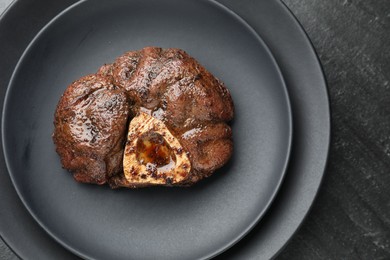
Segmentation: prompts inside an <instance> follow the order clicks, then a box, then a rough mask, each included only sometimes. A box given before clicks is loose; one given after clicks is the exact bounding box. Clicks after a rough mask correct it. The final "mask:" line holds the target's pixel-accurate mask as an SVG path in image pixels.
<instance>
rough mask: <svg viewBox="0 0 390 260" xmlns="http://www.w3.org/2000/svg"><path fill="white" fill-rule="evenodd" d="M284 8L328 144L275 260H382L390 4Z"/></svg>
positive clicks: (389, 207) (293, 1)
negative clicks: (311, 194)
mask: <svg viewBox="0 0 390 260" xmlns="http://www.w3.org/2000/svg"><path fill="white" fill-rule="evenodd" d="M285 3H286V4H287V5H288V6H289V7H290V8H291V9H292V11H293V13H294V14H296V15H297V17H298V19H299V20H300V21H301V23H302V25H303V27H304V28H305V29H306V30H307V32H308V35H309V37H310V38H311V40H312V41H313V44H314V46H315V48H316V50H317V52H318V54H319V56H320V59H321V62H322V64H323V67H324V71H325V74H326V76H327V79H328V85H329V92H330V97H331V105H332V117H333V120H332V123H333V129H332V131H333V133H332V138H333V140H332V144H331V153H330V158H329V165H328V169H327V172H326V176H325V179H324V182H323V185H322V188H321V189H320V193H319V195H318V198H317V200H316V202H315V204H314V206H313V208H312V211H311V212H310V214H309V216H308V218H307V219H306V221H305V222H304V223H303V225H302V227H301V229H300V230H299V231H298V232H297V234H296V235H295V236H294V237H293V238H292V240H291V242H290V243H289V244H288V245H287V247H286V248H285V249H284V250H283V251H282V252H281V254H280V255H279V256H278V257H277V259H389V258H390V213H389V212H390V192H389V188H388V186H389V185H390V170H389V169H390V158H389V157H390V134H389V132H390V113H389V110H390V83H389V81H390V79H389V78H390V76H389V75H390V47H389V43H390V33H389V32H390V2H389V1H388V0H376V1H374V0H370V1H353V0H339V1H336V0H329V1H320V0H285ZM0 247H1V248H0V252H1V254H0V257H1V258H2V259H15V257H14V256H13V255H12V253H10V251H9V250H7V249H6V247H5V246H3V245H2V244H1V243H0Z"/></svg>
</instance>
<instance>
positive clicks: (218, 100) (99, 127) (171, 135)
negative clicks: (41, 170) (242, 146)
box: [53, 47, 234, 188]
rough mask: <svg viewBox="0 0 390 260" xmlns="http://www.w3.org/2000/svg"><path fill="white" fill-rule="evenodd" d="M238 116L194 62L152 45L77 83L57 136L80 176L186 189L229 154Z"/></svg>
mask: <svg viewBox="0 0 390 260" xmlns="http://www.w3.org/2000/svg"><path fill="white" fill-rule="evenodd" d="M233 114H234V106H233V101H232V98H231V95H230V93H229V91H228V90H227V89H226V87H225V86H224V84H223V83H222V82H220V81H219V80H218V79H216V78H215V77H214V76H213V75H211V73H209V72H208V71H207V70H206V69H205V68H204V67H203V66H201V65H200V64H199V63H198V62H197V61H196V60H195V59H193V58H192V57H190V56H189V55H188V54H187V53H185V52H184V51H182V50H180V49H161V48H157V47H147V48H144V49H142V50H139V51H130V52H127V53H125V54H123V55H122V56H120V57H118V58H117V59H116V60H115V61H114V62H113V63H112V64H108V65H104V66H102V67H101V68H100V69H99V70H98V72H97V73H96V74H93V75H89V76H86V77H83V78H81V79H79V80H77V81H75V82H74V83H72V84H71V85H70V86H69V87H68V88H67V89H66V91H65V93H64V94H63V96H62V97H61V100H60V102H59V103H58V106H57V110H56V113H55V120H54V125H55V130H54V134H53V139H54V143H55V144H56V147H57V152H58V154H59V155H60V157H61V162H62V164H63V167H64V168H66V169H68V170H69V171H71V172H72V173H73V176H74V178H75V179H76V180H77V181H80V182H87V183H96V184H104V183H108V184H110V186H111V187H112V188H117V187H145V186H151V185H168V186H175V185H177V186H187V185H191V184H193V183H195V182H197V181H199V180H201V179H203V178H204V177H207V176H210V175H211V174H212V173H213V172H214V171H215V170H216V169H218V168H220V167H221V166H222V165H224V164H225V163H226V162H227V161H228V160H229V158H230V157H231V154H232V152H233V141H232V131H231V128H230V127H229V126H228V124H227V123H228V122H229V121H230V120H232V118H233ZM141 150H142V151H141ZM123 167H124V168H123Z"/></svg>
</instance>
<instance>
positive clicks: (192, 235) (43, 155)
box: [3, 0, 292, 259]
mask: <svg viewBox="0 0 390 260" xmlns="http://www.w3.org/2000/svg"><path fill="white" fill-rule="evenodd" d="M144 46H161V47H176V48H181V49H184V50H186V51H187V52H188V53H189V54H190V55H192V56H193V57H195V58H196V59H197V60H198V61H199V62H200V63H201V64H203V65H204V66H205V67H206V68H208V69H209V70H210V71H211V72H212V73H213V74H214V75H216V76H217V77H218V78H220V79H222V80H223V81H224V82H225V83H226V85H227V86H228V88H229V89H230V91H231V93H232V96H233V99H234V102H235V108H236V114H235V120H234V122H233V138H234V144H235V147H234V154H233V158H232V159H231V161H230V162H229V163H228V164H227V166H225V167H223V168H222V169H220V170H219V171H218V172H217V173H216V174H215V176H213V177H212V178H210V179H208V180H206V181H203V182H201V183H200V184H198V185H196V186H194V187H192V188H187V189H183V188H171V189H167V188H149V189H139V190H119V191H118V190H117V191H113V190H110V189H109V188H107V187H98V186H93V185H83V184H78V183H76V182H75V181H74V180H73V179H72V177H71V175H70V174H69V173H67V172H66V170H63V169H62V168H61V164H60V161H59V158H58V156H57V154H56V153H55V147H54V145H53V142H52V139H51V133H52V132H53V113H54V110H55V107H56V104H57V102H58V100H59V98H60V96H61V94H62V93H63V91H64V90H65V88H66V86H67V85H68V84H70V83H71V82H72V81H73V80H75V79H77V78H79V77H80V76H82V75H86V74H89V73H93V72H95V71H96V70H97V69H98V67H99V66H100V65H101V64H104V63H109V62H112V61H113V60H114V58H115V57H116V56H118V55H120V54H122V53H123V52H125V51H127V50H136V49H140V48H142V47H144ZM291 137H292V125H291V111H290V106H289V101H288V95H287V90H286V88H285V85H284V82H283V79H282V76H281V73H280V71H279V69H278V67H277V65H276V63H275V61H274V59H273V57H272V55H271V53H270V52H269V50H268V48H267V47H266V46H265V44H264V43H263V41H262V40H261V39H260V37H259V36H258V35H257V33H256V32H255V31H254V30H253V29H251V28H250V27H249V26H248V25H247V24H246V23H245V22H244V21H243V20H242V19H241V18H240V17H238V16H237V15H235V14H234V13H232V12H231V11H230V10H229V9H227V8H225V7H223V6H222V5H220V4H218V3H215V2H212V1H206V0H198V1H182V0H164V1H162V0H147V1H146V0H131V1H129V0H121V1H119V0H117V1H111V2H110V1H82V2H80V3H78V4H76V5H74V6H72V7H71V8H69V9H67V10H66V11H64V12H62V13H61V14H60V15H59V16H57V17H56V18H55V19H54V20H52V21H51V22H50V23H49V24H48V25H47V26H46V27H45V28H44V29H43V30H42V31H41V32H40V33H39V34H38V35H37V36H36V37H35V39H34V40H33V41H32V43H31V44H30V45H29V46H28V48H27V49H26V51H25V52H24V54H23V56H22V58H21V59H20V61H19V63H18V65H17V67H16V69H15V71H14V74H13V76H12V79H11V82H10V85H9V87H8V91H7V95H6V98H5V104H4V111H3V147H4V155H5V158H6V163H7V167H8V171H9V174H10V176H11V179H12V181H13V183H14V185H15V187H16V190H17V192H18V194H19V196H20V197H21V199H22V201H23V202H24V204H25V206H26V208H27V209H28V210H29V212H30V213H31V214H32V216H33V217H34V218H35V220H36V221H37V222H38V223H39V224H40V225H41V226H42V227H43V228H44V229H45V230H46V231H47V232H48V233H49V234H50V235H51V236H53V237H54V238H55V239H56V240H57V241H58V242H60V243H61V244H62V245H63V246H65V247H66V248H68V249H69V250H71V251H72V252H74V253H75V254H77V255H79V256H82V257H84V258H93V259H128V258H129V257H130V258H133V259H140V258H143V259H198V258H209V257H212V256H215V255H216V254H218V253H220V252H221V251H223V250H225V249H227V248H228V247H230V246H231V245H233V244H234V243H235V242H237V241H238V240H239V239H240V238H242V237H243V236H244V235H245V234H246V233H247V232H248V231H249V230H250V229H251V228H252V227H253V226H254V225H255V224H256V223H257V222H258V220H259V219H260V218H261V216H262V215H263V214H264V213H265V211H266V209H267V208H268V207H269V205H270V203H271V201H272V199H273V198H274V196H275V194H276V192H277V190H278V187H279V186H280V184H281V181H282V178H283V176H284V173H285V169H286V165H287V161H288V157H289V152H290V144H291Z"/></svg>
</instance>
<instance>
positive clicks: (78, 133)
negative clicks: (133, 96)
mask: <svg viewBox="0 0 390 260" xmlns="http://www.w3.org/2000/svg"><path fill="white" fill-rule="evenodd" d="M128 116H129V102H128V98H127V95H126V94H125V92H124V91H123V89H121V88H118V87H116V86H114V85H113V84H111V83H110V82H109V81H107V80H106V78H103V77H100V76H96V75H89V76H86V77H83V78H81V79H79V80H77V81H75V82H74V83H72V84H71V85H70V86H69V87H68V88H67V89H66V91H65V93H64V94H63V96H62V97H61V100H60V102H59V103H58V106H57V110H56V113H55V121H54V125H55V131H54V134H53V139H54V143H55V144H56V147H57V152H58V154H59V155H60V157H61V162H62V165H63V167H64V168H66V169H68V170H70V171H71V172H73V174H74V175H73V176H74V178H75V179H76V180H77V181H80V182H88V183H97V184H103V183H105V182H107V180H108V179H109V178H110V177H111V176H112V175H114V174H117V173H118V172H121V171H122V158H123V146H124V142H125V137H126V130H127V120H128Z"/></svg>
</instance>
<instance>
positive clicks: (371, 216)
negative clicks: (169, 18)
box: [278, 0, 390, 259]
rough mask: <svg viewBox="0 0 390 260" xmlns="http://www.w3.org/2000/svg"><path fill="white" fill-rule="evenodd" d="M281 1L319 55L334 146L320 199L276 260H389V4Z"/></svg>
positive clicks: (385, 1) (373, 1) (351, 0)
mask: <svg viewBox="0 0 390 260" xmlns="http://www.w3.org/2000/svg"><path fill="white" fill-rule="evenodd" d="M285 3H286V4H287V6H289V7H290V8H291V10H292V11H293V12H294V14H295V15H296V16H297V18H298V19H299V20H300V22H301V23H302V25H303V27H304V28H305V29H306V31H307V33H308V35H309V37H310V38H311V40H312V42H313V44H314V46H315V48H316V50H317V53H318V55H319V56H320V60H321V62H322V65H323V68H324V71H325V75H326V77H327V80H328V87H329V92H330V93H329V94H330V99H331V108H332V142H331V151H330V158H329V164H328V169H327V171H326V175H325V179H324V181H323V185H322V187H321V189H320V192H319V195H318V198H317V200H316V202H315V204H314V205H313V208H312V210H311V212H310V214H309V216H308V218H307V219H306V221H305V222H304V224H303V225H302V227H301V229H300V230H299V231H298V232H297V234H296V235H295V236H294V237H293V239H292V240H291V242H290V243H289V244H288V245H287V247H286V248H285V250H284V251H283V252H282V253H281V254H280V255H279V257H278V259H390V192H389V186H390V83H389V81H390V1H388V0H380V1H379V0H370V1H364V0H358V1H354V0H344V1H342V0H329V1H321V0H285Z"/></svg>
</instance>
